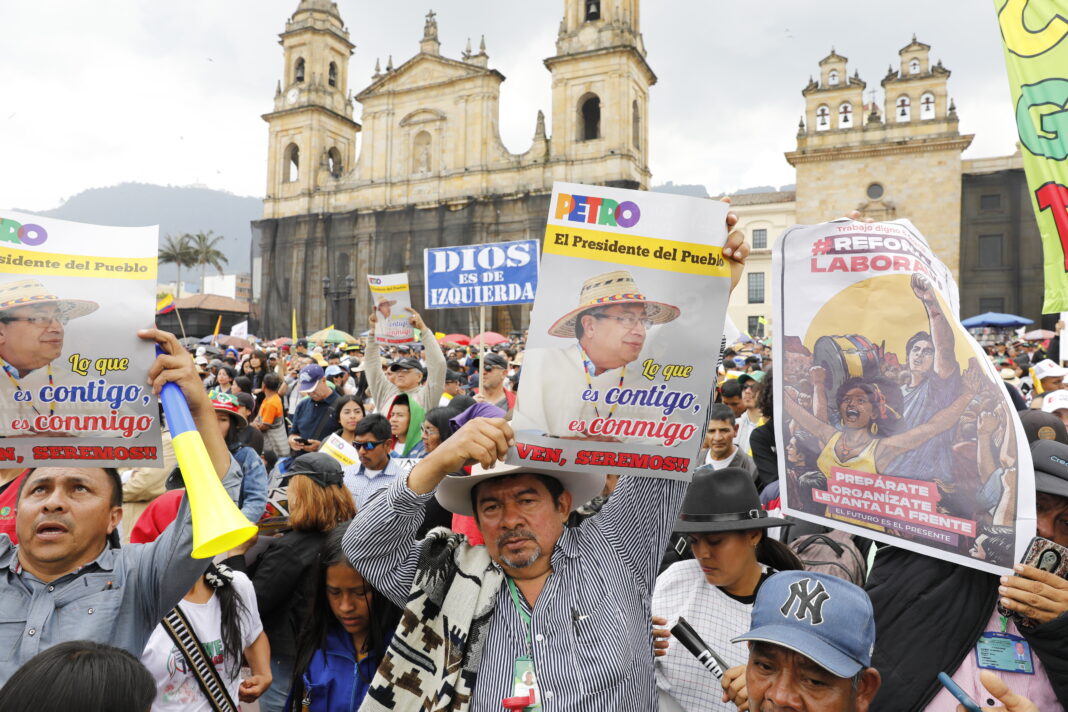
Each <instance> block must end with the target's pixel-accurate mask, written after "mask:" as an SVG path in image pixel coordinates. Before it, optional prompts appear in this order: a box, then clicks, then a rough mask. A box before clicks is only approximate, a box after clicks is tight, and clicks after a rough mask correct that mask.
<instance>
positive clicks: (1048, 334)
mask: <svg viewBox="0 0 1068 712" xmlns="http://www.w3.org/2000/svg"><path fill="white" fill-rule="evenodd" d="M1054 336H1056V334H1055V333H1053V332H1052V331H1050V330H1049V329H1034V330H1033V331H1028V332H1027V333H1025V334H1024V335H1023V339H1024V340H1025V341H1045V340H1046V339H1052V338H1053V337H1054Z"/></svg>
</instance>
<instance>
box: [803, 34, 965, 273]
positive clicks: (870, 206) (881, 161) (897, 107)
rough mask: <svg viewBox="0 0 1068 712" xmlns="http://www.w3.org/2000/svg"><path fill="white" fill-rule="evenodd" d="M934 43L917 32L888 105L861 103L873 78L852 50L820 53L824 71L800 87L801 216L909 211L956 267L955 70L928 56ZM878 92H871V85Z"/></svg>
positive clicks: (887, 90)
mask: <svg viewBox="0 0 1068 712" xmlns="http://www.w3.org/2000/svg"><path fill="white" fill-rule="evenodd" d="M930 51H931V48H930V47H929V46H928V45H925V44H923V43H922V42H917V41H916V38H915V37H913V38H912V42H910V43H909V44H908V45H906V46H905V47H903V48H902V49H901V50H900V51H899V52H898V55H899V57H900V64H899V67H898V69H894V68H893V67H891V68H890V69H889V71H888V72H887V74H886V76H885V77H883V80H882V87H883V94H884V98H883V106H882V107H880V106H879V105H878V104H876V102H875V99H874V97H873V96H872V97H870V98H869V100H868V103H867V104H865V103H864V93H865V89H866V86H867V85H866V84H865V82H864V81H862V80H861V78H860V76H859V74H857V73H854V74H853V76H849V73H848V68H847V59H846V58H845V57H842V56H841V55H839V54H837V53H836V52H835V51H834V50H833V49H832V50H831V53H830V54H829V55H827V56H826V57H824V58H823V59H822V60H820V63H819V68H820V74H819V79H818V80H816V79H810V80H809V83H808V86H806V87H805V88H804V89H803V90H802V92H801V93H802V95H803V96H804V97H805V115H804V117H803V118H802V120H801V124H800V126H799V129H798V133H797V150H795V151H791V152H789V153H787V154H786V160H787V161H789V162H790V164H791V165H793V166H794V167H795V168H796V169H797V222H798V223H799V224H802V225H805V224H812V223H817V222H822V221H824V220H828V219H831V218H833V217H835V216H840V215H844V214H845V213H847V212H849V211H850V210H859V211H860V212H861V213H862V214H863V215H864V216H865V217H871V218H874V219H876V220H894V219H896V218H909V219H910V220H912V222H913V223H914V224H915V225H916V227H917V228H919V230H920V231H921V232H922V233H923V234H924V236H925V237H926V238H927V240H928V242H929V243H930V245H931V247H932V248H933V249H934V251H935V253H936V254H937V255H938V256H939V258H940V259H941V260H942V261H943V262H945V263H946V266H947V267H949V268H950V269H951V270H952V271H953V273H954V275H955V276H958V277H959V261H960V260H959V255H960V196H961V158H960V154H961V152H962V151H964V149H966V148H967V147H968V146H969V145H970V144H971V142H972V138H973V136H971V135H964V136H962V135H961V134H960V131H959V129H958V120H957V112H956V108H955V107H954V105H953V101H952V100H951V99H950V98H949V94H948V91H947V86H946V83H947V80H948V79H949V74H950V73H949V70H948V69H946V68H944V67H943V66H942V63H941V62H940V61H939V62H938V63H936V64H933V65H932V64H931V61H930ZM872 94H874V92H872Z"/></svg>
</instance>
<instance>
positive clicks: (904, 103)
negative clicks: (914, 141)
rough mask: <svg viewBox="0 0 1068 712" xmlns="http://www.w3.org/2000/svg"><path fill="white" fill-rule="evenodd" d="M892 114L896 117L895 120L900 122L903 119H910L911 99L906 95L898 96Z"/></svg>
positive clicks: (903, 120)
mask: <svg viewBox="0 0 1068 712" xmlns="http://www.w3.org/2000/svg"><path fill="white" fill-rule="evenodd" d="M894 106H895V107H896V109H895V111H894V116H895V117H896V118H897V122H898V123H899V124H900V123H902V122H905V121H911V120H912V100H911V99H909V98H908V97H907V96H901V97H898V99H897V103H896V104H895V105H894Z"/></svg>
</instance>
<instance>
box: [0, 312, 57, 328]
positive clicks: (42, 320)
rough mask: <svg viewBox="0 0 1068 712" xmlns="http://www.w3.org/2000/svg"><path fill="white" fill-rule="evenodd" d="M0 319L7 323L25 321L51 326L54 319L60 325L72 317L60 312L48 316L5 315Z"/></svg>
mask: <svg viewBox="0 0 1068 712" xmlns="http://www.w3.org/2000/svg"><path fill="white" fill-rule="evenodd" d="M0 321H2V322H3V323H5V324H10V323H11V322H13V321H25V322H27V323H30V324H33V325H34V326H50V325H51V324H52V322H53V321H57V322H59V325H60V326H66V325H67V322H68V321H70V318H69V317H67V316H63V315H60V314H50V315H48V316H5V317H0Z"/></svg>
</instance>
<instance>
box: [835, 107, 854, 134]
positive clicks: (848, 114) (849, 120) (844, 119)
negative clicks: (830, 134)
mask: <svg viewBox="0 0 1068 712" xmlns="http://www.w3.org/2000/svg"><path fill="white" fill-rule="evenodd" d="M838 128H840V129H851V128H853V105H852V104H850V103H849V102H848V101H844V102H842V103H841V104H840V105H839V106H838Z"/></svg>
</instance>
